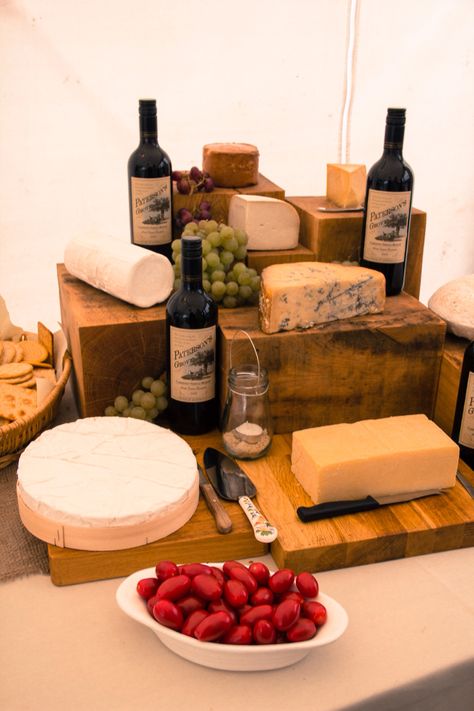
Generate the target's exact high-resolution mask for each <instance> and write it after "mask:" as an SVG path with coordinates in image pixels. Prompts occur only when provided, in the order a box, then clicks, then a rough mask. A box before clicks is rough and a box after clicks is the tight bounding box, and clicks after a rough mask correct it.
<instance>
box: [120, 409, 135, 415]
mask: <svg viewBox="0 0 474 711" xmlns="http://www.w3.org/2000/svg"><path fill="white" fill-rule="evenodd" d="M131 410H132V408H131V407H126V408H125V410H122V412H121V413H120V414H121V415H122V417H130V412H131Z"/></svg>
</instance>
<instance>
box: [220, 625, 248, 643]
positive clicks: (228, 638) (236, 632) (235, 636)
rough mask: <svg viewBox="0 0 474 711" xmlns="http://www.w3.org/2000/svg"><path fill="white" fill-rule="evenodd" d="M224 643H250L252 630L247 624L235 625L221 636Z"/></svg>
mask: <svg viewBox="0 0 474 711" xmlns="http://www.w3.org/2000/svg"><path fill="white" fill-rule="evenodd" d="M222 641H223V642H224V643H225V644H252V630H251V629H250V627H247V625H235V626H234V627H231V628H230V630H229V631H228V632H226V634H225V635H224V636H223V638H222Z"/></svg>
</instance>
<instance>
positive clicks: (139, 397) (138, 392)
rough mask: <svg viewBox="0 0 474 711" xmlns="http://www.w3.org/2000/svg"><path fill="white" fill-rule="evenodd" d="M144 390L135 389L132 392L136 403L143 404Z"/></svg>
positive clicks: (133, 400)
mask: <svg viewBox="0 0 474 711" xmlns="http://www.w3.org/2000/svg"><path fill="white" fill-rule="evenodd" d="M144 394H145V393H144V392H143V390H135V391H134V392H133V394H132V402H133V404H134V405H141V402H142V397H143V396H144Z"/></svg>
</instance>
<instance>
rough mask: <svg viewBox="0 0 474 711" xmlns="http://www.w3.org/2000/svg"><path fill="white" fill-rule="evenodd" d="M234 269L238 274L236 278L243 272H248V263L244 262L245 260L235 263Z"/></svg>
mask: <svg viewBox="0 0 474 711" xmlns="http://www.w3.org/2000/svg"><path fill="white" fill-rule="evenodd" d="M232 271H233V272H234V274H235V276H236V278H237V277H238V276H239V274H242V272H246V271H247V265H246V264H244V263H243V262H237V263H236V264H234V266H233V267H232Z"/></svg>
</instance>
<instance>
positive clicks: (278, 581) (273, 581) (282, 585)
mask: <svg viewBox="0 0 474 711" xmlns="http://www.w3.org/2000/svg"><path fill="white" fill-rule="evenodd" d="M294 578H295V574H294V572H293V571H292V570H290V568H282V569H281V570H277V572H276V573H273V575H271V576H270V580H269V581H268V587H269V588H270V590H272V591H273V592H274V593H285V592H286V591H287V590H289V589H290V587H291V585H292V583H293V580H294Z"/></svg>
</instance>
